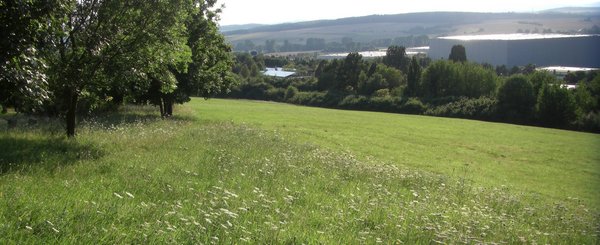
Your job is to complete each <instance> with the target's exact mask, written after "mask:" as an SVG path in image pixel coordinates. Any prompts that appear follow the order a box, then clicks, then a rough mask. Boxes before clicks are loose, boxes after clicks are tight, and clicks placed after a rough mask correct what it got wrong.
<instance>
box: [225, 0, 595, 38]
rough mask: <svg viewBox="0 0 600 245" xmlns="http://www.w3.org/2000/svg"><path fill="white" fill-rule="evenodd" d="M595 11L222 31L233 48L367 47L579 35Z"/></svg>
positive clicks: (445, 15) (387, 18)
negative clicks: (455, 38) (318, 42)
mask: <svg viewBox="0 0 600 245" xmlns="http://www.w3.org/2000/svg"><path fill="white" fill-rule="evenodd" d="M599 9H600V8H596V7H594V8H563V9H555V10H548V11H543V12H539V13H469V12H424V13H409V14H396V15H371V16H363V17H351V18H342V19H333V20H316V21H307V22H298V23H286V24H278V25H264V26H256V27H252V28H237V29H224V28H223V29H222V31H223V33H224V34H225V36H226V37H227V40H228V41H229V42H231V43H232V44H233V45H234V46H235V45H236V44H238V43H242V42H247V41H251V42H253V43H254V44H256V45H257V46H258V45H264V44H265V41H267V40H275V41H276V42H277V43H283V42H285V41H286V40H287V41H288V42H289V43H296V44H305V43H306V40H307V39H308V38H319V39H324V40H325V41H326V42H341V40H342V38H351V39H352V41H353V42H361V43H369V42H374V41H377V40H384V39H394V38H397V37H406V36H411V35H413V36H420V35H426V36H428V37H430V38H432V37H437V36H444V35H464V34H498V33H515V32H533V33H542V32H553V33H556V32H558V33H578V32H579V33H581V32H582V31H585V30H588V29H593V27H594V26H595V25H596V26H600V11H598V10H599Z"/></svg>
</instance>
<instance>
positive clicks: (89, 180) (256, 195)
mask: <svg viewBox="0 0 600 245" xmlns="http://www.w3.org/2000/svg"><path fill="white" fill-rule="evenodd" d="M197 102H198V101H195V102H194V104H191V105H187V106H184V107H179V108H178V111H177V114H178V115H180V117H179V118H175V119H169V120H162V119H160V117H159V116H158V114H157V113H156V112H154V111H153V110H152V109H147V108H146V109H138V108H127V109H126V110H125V111H122V112H121V113H119V114H113V115H111V116H110V117H109V119H108V120H107V119H103V120H101V119H91V120H87V121H86V122H84V123H82V126H81V128H80V130H79V135H78V137H77V138H76V139H74V140H68V139H64V138H63V137H62V136H61V134H58V133H54V132H52V131H51V130H48V129H45V128H44V127H37V128H36V127H32V128H21V129H14V130H10V131H5V132H2V133H0V146H1V147H2V148H1V149H2V151H0V164H2V165H3V166H5V165H7V164H8V163H10V164H11V167H8V168H4V170H3V172H2V173H1V174H0V244H6V243H15V242H16V243H36V244H39V243H50V244H54V243H67V244H70V243H77V244H95V243H110V244H114V243H204V244H207V243H223V244H231V243H259V244H265V243H298V244H300V243H305V244H315V243H325V244H348V243H351V244H356V243H385V244H388V243H409V244H410V243H435V242H443V243H463V242H464V243H481V242H484V243H492V242H497V243H501V242H506V243H565V244H582V243H583V244H594V243H597V242H598V237H597V236H598V234H599V231H598V224H599V217H598V213H597V209H595V208H593V207H589V206H587V205H586V202H582V201H578V200H574V199H567V198H564V199H555V200H548V199H547V198H541V197H540V196H539V195H530V194H529V193H524V194H522V193H521V191H515V189H512V188H510V187H503V186H501V185H499V186H495V187H485V188H483V187H479V186H481V185H480V184H479V183H478V182H477V178H476V175H477V172H474V171H473V170H472V167H470V166H466V165H463V166H461V167H458V168H457V169H456V174H455V175H452V176H451V175H446V174H439V173H432V172H429V171H425V170H417V169H416V168H414V167H410V166H404V165H402V164H399V162H398V161H391V160H388V159H380V158H378V157H369V158H367V157H362V156H361V157H359V156H356V155H355V152H352V151H344V150H338V149H336V148H330V147H328V146H321V145H318V143H320V141H314V142H311V141H310V137H306V138H302V139H303V140H298V139H294V138H290V132H288V131H285V130H283V129H278V130H277V131H274V130H273V129H272V128H268V127H265V128H260V127H258V126H256V125H251V124H246V123H242V122H227V121H224V120H222V119H219V118H218V117H217V116H214V115H215V113H217V112H216V111H212V113H206V112H202V113H198V112H196V110H200V111H206V110H209V109H210V108H208V107H207V106H208V105H206V104H203V103H204V102H202V103H199V104H197ZM211 103H216V104H213V105H210V106H216V105H219V103H222V104H227V103H233V102H227V101H213V102H211ZM235 103H238V102H235ZM239 103H244V102H239ZM249 105H250V106H252V105H253V103H249ZM273 106H274V107H270V106H267V107H266V108H265V111H266V112H270V113H273V112H276V111H278V110H280V109H279V108H277V106H281V105H273ZM199 108H201V109H199ZM292 108H296V107H292ZM213 109H214V108H213ZM287 109H288V108H287V107H285V110H287ZM221 113H225V114H227V113H230V112H228V111H225V110H223V111H221ZM211 114H212V115H213V116H214V117H212V118H211V119H210V120H209V119H208V118H207V117H209V116H211ZM256 116H259V115H256ZM104 118H106V117H104ZM198 118H199V119H198ZM322 120H326V119H325V118H324V119H322ZM265 122H267V121H265ZM262 126H263V127H264V126H265V125H262ZM328 130H330V129H328ZM291 132H293V130H292V131H291ZM332 134H333V133H332ZM17 146H19V147H17ZM6 147H8V148H6ZM11 147H12V148H11ZM370 147H374V146H370ZM4 149H11V151H5V150H4ZM13 151H17V152H13Z"/></svg>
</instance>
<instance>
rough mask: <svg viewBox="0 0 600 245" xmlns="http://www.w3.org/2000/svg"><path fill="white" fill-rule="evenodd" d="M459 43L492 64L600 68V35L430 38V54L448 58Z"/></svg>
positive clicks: (477, 58)
mask: <svg viewBox="0 0 600 245" xmlns="http://www.w3.org/2000/svg"><path fill="white" fill-rule="evenodd" d="M457 44H461V45H463V46H465V49H466V51H467V59H468V60H470V61H474V62H478V63H489V64H492V65H495V66H497V65H506V66H509V67H511V66H524V65H527V64H534V65H536V66H538V67H539V66H569V67H598V68H600V55H598V54H600V35H562V34H520V33H519V34H498V35H474V36H450V37H440V38H436V39H433V40H431V41H430V49H429V57H430V58H432V59H434V60H436V59H448V55H449V54H450V50H451V49H452V46H453V45H457Z"/></svg>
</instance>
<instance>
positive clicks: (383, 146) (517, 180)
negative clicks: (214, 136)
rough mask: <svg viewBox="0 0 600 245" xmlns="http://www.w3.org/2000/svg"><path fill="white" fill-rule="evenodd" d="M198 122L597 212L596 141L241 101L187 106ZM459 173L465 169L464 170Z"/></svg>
mask: <svg viewBox="0 0 600 245" xmlns="http://www.w3.org/2000/svg"><path fill="white" fill-rule="evenodd" d="M192 105H193V108H194V109H195V110H197V111H198V115H200V118H201V119H204V120H208V121H211V120H212V121H214V120H225V121H233V122H235V123H248V124H251V125H255V126H257V127H260V128H263V129H265V130H268V131H277V132H281V133H282V134H283V135H284V136H285V137H287V138H288V139H289V140H292V141H295V142H300V143H303V142H308V143H311V144H318V145H320V146H323V147H326V148H329V149H334V150H338V151H339V150H341V151H349V152H352V153H353V154H356V155H357V157H359V158H361V159H369V158H375V159H378V160H382V161H388V162H392V163H393V164H396V165H398V166H406V167H412V168H416V169H421V170H427V171H430V172H435V173H438V174H442V175H447V176H454V177H462V176H463V175H465V174H466V175H467V176H468V177H469V178H470V179H472V180H473V181H474V182H475V184H476V185H477V186H485V187H488V188H489V187H499V186H508V187H510V188H511V189H513V191H515V192H524V193H528V194H533V193H538V194H540V195H541V198H544V199H548V200H549V201H553V200H563V199H566V198H569V197H571V198H580V199H585V201H586V202H588V203H590V204H592V205H594V206H595V207H597V208H600V188H598V186H600V150H598V149H600V135H597V134H589V133H581V132H573V131H565V130H555V129H547V128H536V127H527V126H518V125H510V124H500V123H488V122H480V121H472V120H463V119H450V118H436V117H425V116H413V115H399V114H389V113H377V112H359V111H343V110H329V109H321V108H312V107H303V106H294V105H287V104H280V103H271V102H260V101H243V100H208V101H205V100H193V101H192ZM465 169H466V170H465Z"/></svg>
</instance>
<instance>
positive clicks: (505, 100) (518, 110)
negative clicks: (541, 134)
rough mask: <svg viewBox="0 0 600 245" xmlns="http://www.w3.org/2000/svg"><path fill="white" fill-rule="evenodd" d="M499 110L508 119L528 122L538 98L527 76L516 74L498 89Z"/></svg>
mask: <svg viewBox="0 0 600 245" xmlns="http://www.w3.org/2000/svg"><path fill="white" fill-rule="evenodd" d="M497 98H498V110H499V113H501V116H502V117H503V118H504V119H505V120H508V121H513V122H527V121H529V120H530V119H531V117H532V114H533V111H534V107H535V103H536V98H535V93H534V91H533V86H532V85H531V82H529V80H528V79H527V77H525V76H523V75H514V76H511V77H510V78H508V79H507V80H506V81H505V82H504V84H502V86H500V88H499V89H498V95H497Z"/></svg>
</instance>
